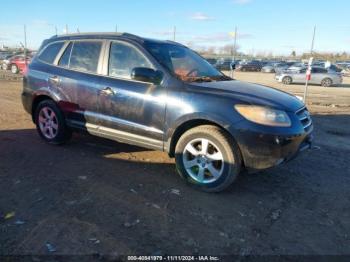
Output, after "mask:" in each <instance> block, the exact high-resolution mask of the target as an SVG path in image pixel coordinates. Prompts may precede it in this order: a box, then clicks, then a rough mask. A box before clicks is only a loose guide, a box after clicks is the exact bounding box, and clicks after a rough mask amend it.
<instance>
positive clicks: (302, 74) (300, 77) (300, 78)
mask: <svg viewBox="0 0 350 262" xmlns="http://www.w3.org/2000/svg"><path fill="white" fill-rule="evenodd" d="M292 78H293V82H294V83H305V81H306V69H302V70H300V71H299V72H295V73H293V74H292Z"/></svg>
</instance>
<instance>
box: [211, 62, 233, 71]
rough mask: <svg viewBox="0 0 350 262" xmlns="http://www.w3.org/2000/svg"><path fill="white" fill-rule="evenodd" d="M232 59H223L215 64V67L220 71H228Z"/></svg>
mask: <svg viewBox="0 0 350 262" xmlns="http://www.w3.org/2000/svg"><path fill="white" fill-rule="evenodd" d="M231 65H232V60H224V61H223V62H222V63H218V64H216V66H215V67H216V68H217V69H218V70H220V71H223V70H225V71H229V70H231Z"/></svg>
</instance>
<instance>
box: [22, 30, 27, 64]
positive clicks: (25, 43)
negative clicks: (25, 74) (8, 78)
mask: <svg viewBox="0 0 350 262" xmlns="http://www.w3.org/2000/svg"><path fill="white" fill-rule="evenodd" d="M23 33H24V52H23V53H24V64H25V66H26V67H27V28H26V25H24V26H23Z"/></svg>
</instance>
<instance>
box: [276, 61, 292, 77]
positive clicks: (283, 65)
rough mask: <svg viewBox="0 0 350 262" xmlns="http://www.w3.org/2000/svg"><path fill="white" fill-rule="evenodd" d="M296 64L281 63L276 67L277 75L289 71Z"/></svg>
mask: <svg viewBox="0 0 350 262" xmlns="http://www.w3.org/2000/svg"><path fill="white" fill-rule="evenodd" d="M293 64H294V62H281V63H278V64H276V65H275V73H277V74H278V73H281V72H282V71H284V70H287V69H288V68H289V67H290V66H292V65H293Z"/></svg>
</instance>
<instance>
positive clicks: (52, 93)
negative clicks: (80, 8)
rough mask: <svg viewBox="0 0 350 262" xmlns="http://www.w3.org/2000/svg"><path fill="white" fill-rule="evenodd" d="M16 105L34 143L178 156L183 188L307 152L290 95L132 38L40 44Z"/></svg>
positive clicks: (302, 113)
mask: <svg viewBox="0 0 350 262" xmlns="http://www.w3.org/2000/svg"><path fill="white" fill-rule="evenodd" d="M22 101H23V105H24V108H25V110H26V111H27V112H28V113H30V114H31V115H32V117H33V121H34V123H35V124H36V126H37V131H38V133H39V135H40V136H41V137H42V138H43V139H44V140H45V141H47V142H49V143H51V144H61V143H64V142H66V141H67V140H68V139H69V138H70V136H71V133H72V131H73V130H85V131H87V132H88V133H90V134H93V135H97V136H101V137H105V138H109V139H113V140H117V141H120V142H124V143H129V144H134V145H138V146H142V147H147V148H152V149H156V150H163V151H166V152H168V153H169V155H170V156H174V157H175V159H176V167H177V170H178V172H179V174H180V175H181V177H183V178H184V179H185V180H186V181H188V182H189V184H191V185H194V186H195V187H197V188H200V189H202V190H204V191H207V192H218V191H221V190H223V189H225V188H227V187H228V186H229V185H230V184H232V182H233V181H234V180H235V179H236V178H237V176H238V174H239V173H240V172H241V171H242V170H243V169H247V170H261V169H265V168H269V167H272V166H276V165H279V164H281V163H282V162H285V161H288V160H289V159H291V158H293V157H294V156H295V155H296V154H297V153H298V152H300V151H302V150H304V149H306V148H309V147H310V145H311V140H312V135H311V132H312V129H313V126H312V122H311V119H310V115H309V113H308V111H307V109H306V107H305V105H304V104H303V103H302V102H301V101H300V100H299V99H297V98H296V97H295V96H293V95H290V94H287V93H285V92H282V91H278V90H276V89H273V88H269V87H265V86H260V85H256V84H249V83H244V82H240V81H237V80H233V79H231V78H229V77H227V76H225V75H223V74H222V73H220V72H219V71H218V70H217V69H215V68H214V67H213V66H212V65H210V64H209V63H208V62H207V61H206V60H205V59H204V58H202V57H201V56H199V55H198V54H197V53H195V52H194V51H192V50H190V49H189V48H187V47H185V46H183V45H181V44H178V43H175V42H171V41H158V40H152V39H145V38H141V37H138V36H135V35H131V34H125V33H124V34H116V33H111V34H108V33H98V34H96V33H91V34H76V35H64V36H54V37H52V38H50V39H48V40H45V41H44V42H43V44H42V46H41V47H40V50H39V52H38V54H37V55H36V56H35V57H34V59H33V60H32V62H31V63H30V65H29V68H28V71H27V73H26V75H25V76H24V87H23V94H22Z"/></svg>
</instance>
